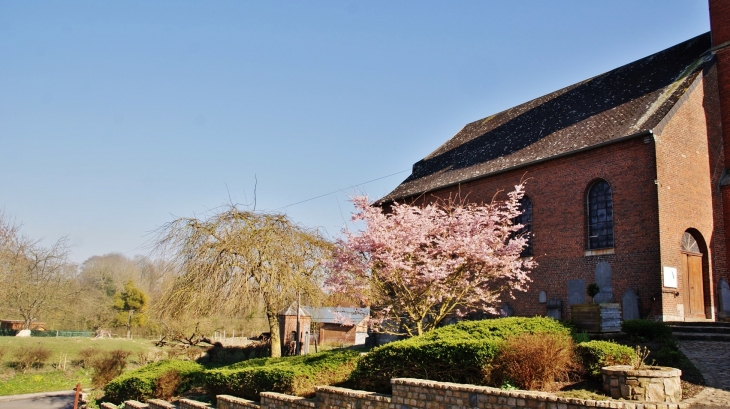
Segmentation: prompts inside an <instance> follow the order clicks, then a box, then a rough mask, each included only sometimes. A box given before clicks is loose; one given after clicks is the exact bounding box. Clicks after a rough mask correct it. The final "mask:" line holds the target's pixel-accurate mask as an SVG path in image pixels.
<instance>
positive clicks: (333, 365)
mask: <svg viewBox="0 0 730 409" xmlns="http://www.w3.org/2000/svg"><path fill="white" fill-rule="evenodd" d="M359 356H360V353H359V352H358V351H353V350H338V351H328V352H321V353H318V354H311V355H305V356H299V357H287V358H258V359H250V360H248V361H243V362H240V363H238V364H234V365H230V366H227V367H224V368H218V369H209V370H206V369H205V367H204V366H203V365H200V364H198V363H195V362H192V361H180V360H168V361H160V362H157V363H154V364H150V365H147V366H145V367H143V368H140V369H137V370H135V371H131V372H127V373H125V374H123V375H121V376H119V377H117V378H115V379H114V380H112V381H111V382H110V383H109V384H107V385H106V387H105V388H104V400H106V401H109V402H113V403H121V402H123V401H125V400H130V399H134V400H138V401H142V402H144V401H147V400H148V399H150V398H155V397H158V395H159V393H160V392H159V389H161V388H164V387H165V385H162V384H161V383H164V382H166V381H165V380H164V379H169V378H173V379H174V378H175V377H170V373H171V372H174V373H176V374H177V375H178V376H179V378H180V383H179V385H177V387H176V388H175V393H176V394H181V393H184V392H186V391H188V390H190V389H192V388H194V387H203V388H205V389H206V390H207V392H208V393H209V394H210V395H211V396H215V395H220V394H230V395H235V396H240V397H243V398H247V399H252V400H258V399H259V392H263V391H270V392H281V393H286V394H291V395H298V396H310V395H314V387H315V386H316V385H331V384H336V383H340V382H342V381H344V380H345V379H346V378H347V376H348V375H349V374H350V373H351V372H352V370H353V369H354V368H355V364H356V360H357V358H358V357H359ZM167 382H168V383H169V381H167Z"/></svg>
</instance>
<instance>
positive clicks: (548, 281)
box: [380, 0, 730, 321]
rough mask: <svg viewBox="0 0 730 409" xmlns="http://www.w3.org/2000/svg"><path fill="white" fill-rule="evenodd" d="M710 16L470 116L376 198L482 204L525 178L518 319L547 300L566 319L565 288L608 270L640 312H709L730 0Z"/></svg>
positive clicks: (726, 164) (720, 202) (717, 3)
mask: <svg viewBox="0 0 730 409" xmlns="http://www.w3.org/2000/svg"><path fill="white" fill-rule="evenodd" d="M710 20H711V32H710V33H706V34H702V35H700V36H697V37H695V38H692V39H689V40H687V41H685V42H683V43H681V44H677V45H675V46H673V47H671V48H668V49H666V50H663V51H660V52H658V53H656V54H653V55H650V56H648V57H646V58H643V59H641V60H638V61H635V62H633V63H630V64H627V65H625V66H622V67H619V68H616V69H614V70H612V71H609V72H607V73H605V74H602V75H598V76H596V77H593V78H590V79H587V80H585V81H582V82H579V83H577V84H574V85H571V86H569V87H566V88H563V89H561V90H558V91H555V92H553V93H550V94H547V95H545V96H542V97H540V98H537V99H535V100H532V101H529V102H526V103H524V104H522V105H519V106H516V107H514V108H510V109H508V110H506V111H503V112H500V113H497V114H494V115H491V116H488V117H486V118H483V119H480V120H477V121H475V122H472V123H470V124H467V125H466V126H465V127H464V128H463V129H461V130H460V131H459V132H458V133H457V134H456V135H455V136H454V137H452V138H451V139H450V140H448V141H447V142H446V143H444V144H443V145H442V146H441V147H439V148H438V149H436V150H435V151H434V152H433V153H431V154H430V155H428V156H427V157H426V158H424V159H422V160H420V161H418V162H416V163H415V164H414V165H413V171H412V173H411V175H410V176H409V177H408V178H407V179H406V180H405V181H403V182H402V183H401V184H400V185H399V186H398V187H397V188H395V190H393V191H392V192H391V193H389V194H388V195H387V196H385V197H384V198H382V199H381V201H380V202H381V203H383V204H386V205H387V203H389V202H393V201H397V202H409V203H411V202H418V203H423V201H428V200H433V199H434V198H435V197H448V196H449V195H453V194H455V193H457V192H460V194H461V196H462V197H463V196H464V195H467V194H468V198H469V200H471V201H477V202H480V201H482V202H486V201H490V200H491V199H492V197H493V195H494V194H495V192H497V191H499V190H502V191H509V190H511V189H512V187H513V186H514V185H516V184H518V183H519V182H520V181H521V180H523V179H527V184H526V196H525V198H524V199H523V206H524V209H525V212H524V214H523V216H522V217H521V220H520V222H522V223H523V224H525V225H526V226H527V227H526V229H527V230H528V231H530V232H531V235H532V237H531V240H530V244H529V248H528V249H526V251H525V253H524V254H523V255H524V256H525V257H534V258H535V260H536V261H537V263H538V267H536V268H535V269H534V270H533V271H532V273H531V275H530V276H531V278H532V280H533V282H532V283H531V284H530V289H529V290H528V291H527V292H523V293H516V298H515V299H513V300H511V299H507V300H505V301H507V302H508V303H509V305H510V307H511V309H512V310H513V311H514V313H515V314H516V315H523V316H532V315H546V313H547V304H546V303H545V300H546V299H548V300H560V302H561V303H562V305H563V307H562V308H563V309H562V311H563V317H566V316H569V314H570V308H568V305H569V297H570V294H569V291H568V287H569V284H572V285H573V287H574V288H575V283H585V284H589V283H592V282H594V281H596V275H595V274H596V268H597V267H601V266H603V267H601V268H605V266H606V264H607V265H608V267H610V272H611V274H610V275H611V281H610V284H609V285H610V288H611V290H612V292H613V297H614V300H615V302H619V303H620V302H621V300H622V298H623V297H624V295H625V294H627V292H628V293H631V294H632V295H633V294H636V295H637V296H638V313H639V315H640V316H641V317H642V318H650V319H658V320H663V321H684V320H716V319H718V317H719V316H720V315H722V312H723V311H722V309H718V305H719V297H718V286H719V285H720V280H721V279H724V280H725V281H728V280H730V277H729V275H728V256H729V254H728V251H730V247H729V246H728V245H726V237H725V232H726V231H729V232H730V169H728V168H730V1H725V0H710ZM581 280H582V281H581ZM604 285H605V284H604ZM602 291H603V290H602ZM543 292H544V293H543ZM609 295H610V294H609Z"/></svg>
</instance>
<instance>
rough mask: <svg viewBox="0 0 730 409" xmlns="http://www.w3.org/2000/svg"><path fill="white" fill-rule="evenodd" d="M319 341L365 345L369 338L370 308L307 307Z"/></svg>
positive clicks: (321, 343) (321, 342) (322, 342)
mask: <svg viewBox="0 0 730 409" xmlns="http://www.w3.org/2000/svg"><path fill="white" fill-rule="evenodd" d="M307 310H308V311H309V313H310V315H311V319H312V324H313V333H314V331H315V329H316V334H317V342H318V343H319V344H320V345H323V344H337V345H348V346H349V345H364V344H365V343H366V342H367V339H368V322H369V319H370V308H350V307H322V308H310V307H307Z"/></svg>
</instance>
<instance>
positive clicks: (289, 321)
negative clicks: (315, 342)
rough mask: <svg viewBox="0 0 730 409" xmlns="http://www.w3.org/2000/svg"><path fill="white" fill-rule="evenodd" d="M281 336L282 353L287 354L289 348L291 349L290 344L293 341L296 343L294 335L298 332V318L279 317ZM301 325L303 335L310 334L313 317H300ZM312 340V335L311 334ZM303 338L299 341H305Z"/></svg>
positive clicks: (291, 316)
mask: <svg viewBox="0 0 730 409" xmlns="http://www.w3.org/2000/svg"><path fill="white" fill-rule="evenodd" d="M278 318H279V334H280V336H281V353H282V354H285V353H286V351H287V348H288V347H289V343H290V342H291V341H296V340H295V339H294V338H293V337H292V333H293V332H296V330H297V316H296V315H279V317H278ZM299 325H300V327H301V328H300V329H301V332H302V334H304V333H308V332H309V330H310V327H311V326H312V317H310V316H304V315H302V316H300V317H299ZM310 338H311V334H310ZM303 339H304V338H303V336H301V335H300V337H299V340H300V341H303Z"/></svg>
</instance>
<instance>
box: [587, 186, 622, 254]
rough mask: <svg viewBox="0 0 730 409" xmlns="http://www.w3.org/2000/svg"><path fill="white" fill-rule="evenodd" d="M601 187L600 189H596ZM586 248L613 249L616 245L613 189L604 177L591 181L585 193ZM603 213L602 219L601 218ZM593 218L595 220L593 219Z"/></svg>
mask: <svg viewBox="0 0 730 409" xmlns="http://www.w3.org/2000/svg"><path fill="white" fill-rule="evenodd" d="M599 188H602V191H600V192H599V191H597V189H599ZM585 209H586V249H587V250H603V249H613V248H614V247H615V246H616V237H615V218H614V208H613V189H612V188H611V184H610V183H608V181H607V180H605V179H597V180H595V181H593V182H592V183H591V184H590V185H589V187H588V191H587V193H586V195H585ZM601 213H603V219H604V220H602V221H601V220H599V219H600V218H601ZM594 220H595V221H594Z"/></svg>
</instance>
